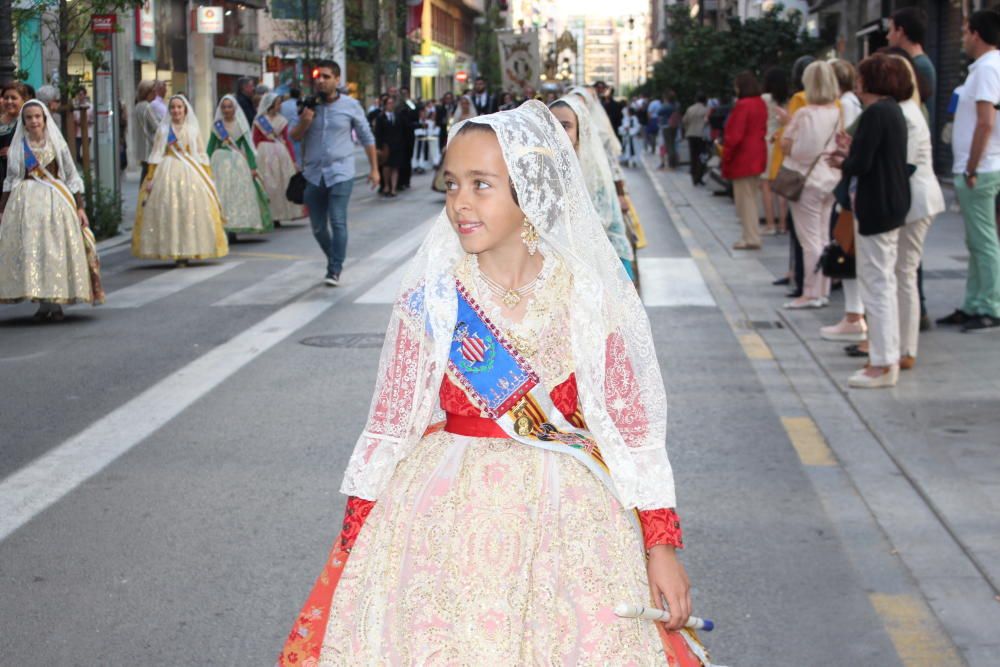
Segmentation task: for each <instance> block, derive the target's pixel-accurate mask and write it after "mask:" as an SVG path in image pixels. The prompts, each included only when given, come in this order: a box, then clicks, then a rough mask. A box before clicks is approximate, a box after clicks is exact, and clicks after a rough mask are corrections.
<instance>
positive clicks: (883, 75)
mask: <svg viewBox="0 0 1000 667" xmlns="http://www.w3.org/2000/svg"><path fill="white" fill-rule="evenodd" d="M858 74H859V75H860V76H861V87H862V89H863V90H864V91H865V92H868V93H871V94H872V95H884V96H886V97H891V98H893V99H894V100H896V101H897V102H904V101H906V100H908V99H910V98H911V97H913V81H912V80H911V79H910V72H909V70H908V69H907V67H906V63H904V62H903V61H902V60H900V59H899V58H893V57H892V56H890V55H888V54H885V53H876V54H875V55H873V56H869V57H868V58H865V59H864V60H862V61H861V64H860V65H858Z"/></svg>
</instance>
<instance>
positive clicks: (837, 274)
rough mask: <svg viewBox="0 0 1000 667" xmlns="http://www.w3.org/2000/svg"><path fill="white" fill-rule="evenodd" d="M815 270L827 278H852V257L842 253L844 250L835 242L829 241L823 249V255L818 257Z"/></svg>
mask: <svg viewBox="0 0 1000 667" xmlns="http://www.w3.org/2000/svg"><path fill="white" fill-rule="evenodd" d="M816 270H817V271H822V272H823V275H824V276H826V277H827V278H839V279H844V278H854V277H855V262H854V256H853V255H849V254H847V253H846V252H844V249H843V248H841V247H840V244H839V243H837V242H836V241H831V242H830V243H828V244H827V246H826V247H825V248H823V254H822V255H820V256H819V262H818V263H817V264H816Z"/></svg>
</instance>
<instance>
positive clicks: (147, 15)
mask: <svg viewBox="0 0 1000 667" xmlns="http://www.w3.org/2000/svg"><path fill="white" fill-rule="evenodd" d="M135 43H136V45H137V46H148V47H153V46H156V15H155V14H154V13H153V0H146V1H145V2H143V3H142V5H141V6H140V7H138V8H137V9H136V10H135Z"/></svg>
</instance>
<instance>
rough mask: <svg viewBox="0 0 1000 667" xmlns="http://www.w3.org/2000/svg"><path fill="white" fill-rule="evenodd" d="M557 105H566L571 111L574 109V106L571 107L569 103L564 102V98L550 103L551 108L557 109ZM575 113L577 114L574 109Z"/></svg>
mask: <svg viewBox="0 0 1000 667" xmlns="http://www.w3.org/2000/svg"><path fill="white" fill-rule="evenodd" d="M556 107H565V108H567V109H569V110H570V111H573V107H571V106H570V105H569V104H568V103H566V102H564V101H562V100H556V101H555V102H553V103H552V104H550V105H549V109H555V108H556ZM573 114H574V115H576V112H575V111H573Z"/></svg>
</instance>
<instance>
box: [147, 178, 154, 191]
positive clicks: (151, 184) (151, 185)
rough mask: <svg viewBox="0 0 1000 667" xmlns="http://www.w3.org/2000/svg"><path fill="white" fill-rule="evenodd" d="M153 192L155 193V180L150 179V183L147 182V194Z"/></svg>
mask: <svg viewBox="0 0 1000 667" xmlns="http://www.w3.org/2000/svg"><path fill="white" fill-rule="evenodd" d="M152 191H153V179H149V180H148V181H146V194H149V193H150V192H152Z"/></svg>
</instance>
